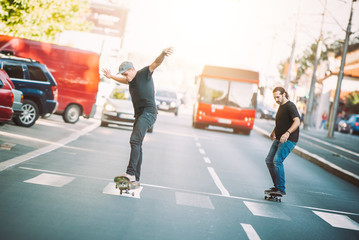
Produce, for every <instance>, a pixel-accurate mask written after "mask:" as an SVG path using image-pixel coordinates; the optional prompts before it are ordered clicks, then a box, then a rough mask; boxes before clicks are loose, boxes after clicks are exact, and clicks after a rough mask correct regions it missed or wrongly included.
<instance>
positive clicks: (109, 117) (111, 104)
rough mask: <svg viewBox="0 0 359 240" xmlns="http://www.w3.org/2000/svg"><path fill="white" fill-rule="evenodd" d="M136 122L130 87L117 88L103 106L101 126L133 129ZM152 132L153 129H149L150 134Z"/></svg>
mask: <svg viewBox="0 0 359 240" xmlns="http://www.w3.org/2000/svg"><path fill="white" fill-rule="evenodd" d="M134 122H135V117H134V110H133V105H132V101H131V95H130V91H129V89H128V86H117V87H115V88H114V89H113V90H112V92H111V94H110V96H109V97H107V98H106V102H105V104H104V106H103V110H102V117H101V126H103V127H107V126H108V125H109V124H115V125H120V126H130V127H132V126H133V123H134ZM152 131H153V127H152V128H151V129H148V132H152Z"/></svg>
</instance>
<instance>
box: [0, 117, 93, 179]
mask: <svg viewBox="0 0 359 240" xmlns="http://www.w3.org/2000/svg"><path fill="white" fill-rule="evenodd" d="M99 125H100V124H99V122H96V123H94V124H91V125H89V126H88V127H86V128H84V129H82V130H81V131H79V132H76V133H73V134H71V135H70V136H69V137H67V138H64V139H62V140H60V141H58V142H56V143H52V144H51V145H49V146H46V147H43V148H40V149H37V150H35V151H32V152H29V153H27V154H24V155H21V156H18V157H15V158H12V159H9V160H7V161H3V162H1V163H0V172H1V171H3V170H5V169H7V168H9V167H13V166H15V165H18V164H20V163H23V162H25V161H28V160H30V159H32V158H35V157H38V156H40V155H43V154H45V153H48V152H51V151H53V150H55V149H58V148H61V147H63V146H65V145H66V144H68V143H70V142H72V141H74V140H76V139H78V138H79V137H80V136H82V135H85V134H86V133H88V132H91V131H92V130H94V129H95V128H97V127H98V126H99Z"/></svg>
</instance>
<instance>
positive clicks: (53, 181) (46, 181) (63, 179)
mask: <svg viewBox="0 0 359 240" xmlns="http://www.w3.org/2000/svg"><path fill="white" fill-rule="evenodd" d="M74 179H75V178H74V177H67V176H61V175H55V174H48V173H41V174H40V175H39V176H37V177H34V178H31V179H29V180H26V181H24V182H26V183H34V184H39V185H46V186H52V187H63V186H65V185H66V184H69V183H70V182H72V181H73V180H74Z"/></svg>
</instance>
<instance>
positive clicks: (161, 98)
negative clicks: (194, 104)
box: [156, 90, 181, 116]
mask: <svg viewBox="0 0 359 240" xmlns="http://www.w3.org/2000/svg"><path fill="white" fill-rule="evenodd" d="M156 105H157V109H158V110H160V111H165V112H173V113H174V114H175V116H178V109H179V107H180V105H181V100H180V99H179V97H178V95H177V93H176V92H175V91H168V90H157V91H156Z"/></svg>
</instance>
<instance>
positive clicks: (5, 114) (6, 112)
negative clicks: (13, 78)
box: [0, 70, 14, 125]
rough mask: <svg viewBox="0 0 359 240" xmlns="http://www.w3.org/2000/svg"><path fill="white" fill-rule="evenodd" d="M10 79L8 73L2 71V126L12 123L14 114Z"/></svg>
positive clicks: (0, 119) (0, 111)
mask: <svg viewBox="0 0 359 240" xmlns="http://www.w3.org/2000/svg"><path fill="white" fill-rule="evenodd" d="M8 77H9V76H8V75H7V74H6V72H4V71H3V70H0V125H3V124H4V123H6V122H8V121H10V120H11V118H12V116H13V113H14V111H13V109H12V105H13V102H14V94H13V92H12V87H11V85H10V84H9V81H10V79H9V80H8V79H7V78H8Z"/></svg>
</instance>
